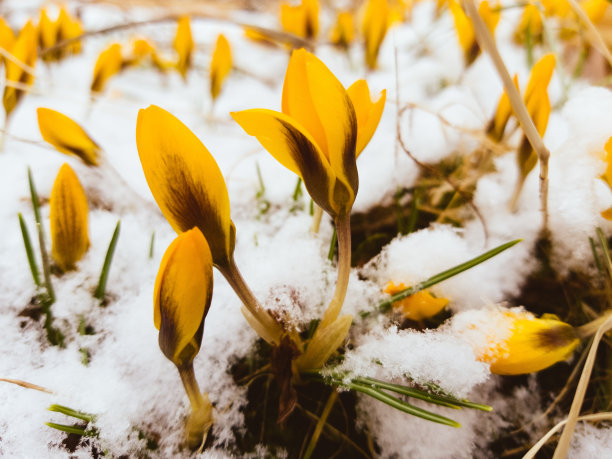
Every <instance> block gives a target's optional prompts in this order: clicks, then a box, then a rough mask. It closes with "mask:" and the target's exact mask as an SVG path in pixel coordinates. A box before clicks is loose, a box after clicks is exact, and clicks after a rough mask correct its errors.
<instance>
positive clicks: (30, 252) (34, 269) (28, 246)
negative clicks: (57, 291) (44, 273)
mask: <svg viewBox="0 0 612 459" xmlns="http://www.w3.org/2000/svg"><path fill="white" fill-rule="evenodd" d="M17 216H18V217H19V226H20V227H21V236H22V237H23V245H24V246H25V251H26V255H27V256H28V264H29V265H30V272H31V273H32V279H34V283H35V284H36V286H37V287H40V286H41V283H40V276H39V274H38V272H39V271H38V265H37V264H36V257H35V256H34V249H33V248H32V241H31V239H30V233H29V232H28V227H27V226H26V223H25V220H24V219H23V216H22V215H21V213H19V214H17Z"/></svg>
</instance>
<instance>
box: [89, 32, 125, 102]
mask: <svg viewBox="0 0 612 459" xmlns="http://www.w3.org/2000/svg"><path fill="white" fill-rule="evenodd" d="M122 67H123V58H122V57H121V45H120V44H119V43H113V44H111V45H110V46H109V47H108V48H106V49H105V50H104V51H102V52H101V53H100V55H99V56H98V60H96V65H95V66H94V72H93V79H92V81H91V88H90V89H91V92H101V91H102V90H103V89H104V87H105V86H106V83H107V82H108V80H109V79H110V78H111V77H112V76H113V75H116V74H117V73H119V72H120V71H121V69H122Z"/></svg>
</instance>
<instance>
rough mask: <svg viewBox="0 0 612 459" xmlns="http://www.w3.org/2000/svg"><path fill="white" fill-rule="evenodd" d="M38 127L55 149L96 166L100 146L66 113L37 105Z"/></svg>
mask: <svg viewBox="0 0 612 459" xmlns="http://www.w3.org/2000/svg"><path fill="white" fill-rule="evenodd" d="M36 113H37V115H38V127H39V129H40V133H41V135H42V137H43V139H45V141H47V142H49V143H50V144H51V145H53V146H54V147H55V149H56V150H58V151H60V152H62V153H65V154H67V155H75V156H78V157H79V158H81V160H82V161H83V162H84V163H85V164H87V165H88V166H97V165H98V162H99V155H100V147H99V146H98V144H97V143H96V142H94V141H93V140H92V139H91V137H89V135H88V134H87V132H85V130H84V129H83V128H82V127H81V126H79V125H78V124H77V123H76V122H75V121H73V120H72V119H70V118H69V117H67V116H66V115H64V114H62V113H60V112H57V111H55V110H51V109H50V108H43V107H39V108H38V109H37V110H36Z"/></svg>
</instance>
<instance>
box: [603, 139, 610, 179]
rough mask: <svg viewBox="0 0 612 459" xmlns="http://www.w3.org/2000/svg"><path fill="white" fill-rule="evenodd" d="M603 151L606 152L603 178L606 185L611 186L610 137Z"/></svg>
mask: <svg viewBox="0 0 612 459" xmlns="http://www.w3.org/2000/svg"><path fill="white" fill-rule="evenodd" d="M604 150H605V152H606V163H607V167H606V172H605V173H604V178H605V179H606V181H607V182H608V185H610V186H612V137H610V138H609V139H608V141H607V142H606V145H605V146H604Z"/></svg>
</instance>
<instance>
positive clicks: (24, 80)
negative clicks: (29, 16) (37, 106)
mask: <svg viewBox="0 0 612 459" xmlns="http://www.w3.org/2000/svg"><path fill="white" fill-rule="evenodd" d="M36 42H37V33H36V27H34V24H32V21H28V22H27V23H26V25H25V26H23V29H21V32H19V35H18V36H17V39H16V40H15V43H14V45H13V48H12V49H10V50H9V51H10V53H11V54H12V55H13V57H15V59H16V60H17V61H19V62H21V63H22V65H19V64H17V63H15V62H13V61H11V60H8V59H5V60H4V66H5V69H6V78H5V80H6V83H7V84H6V85H5V87H4V94H3V96H2V103H3V105H4V111H5V112H6V116H7V117H8V116H9V115H10V114H11V113H12V112H13V110H14V109H15V107H16V106H17V104H18V103H19V101H20V100H21V98H22V97H23V95H24V94H25V90H24V88H23V86H30V85H31V84H32V83H33V82H34V74H33V70H32V69H33V68H34V66H35V65H36V56H37V52H36ZM24 64H25V66H27V67H29V68H24ZM10 83H15V84H17V85H20V86H21V87H19V88H18V87H15V86H13V85H11V84H10Z"/></svg>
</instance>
